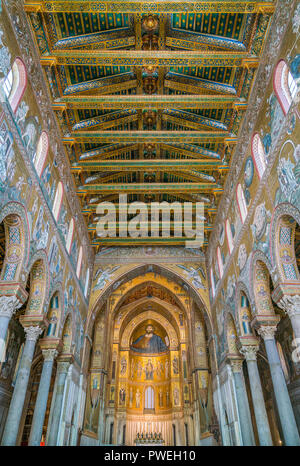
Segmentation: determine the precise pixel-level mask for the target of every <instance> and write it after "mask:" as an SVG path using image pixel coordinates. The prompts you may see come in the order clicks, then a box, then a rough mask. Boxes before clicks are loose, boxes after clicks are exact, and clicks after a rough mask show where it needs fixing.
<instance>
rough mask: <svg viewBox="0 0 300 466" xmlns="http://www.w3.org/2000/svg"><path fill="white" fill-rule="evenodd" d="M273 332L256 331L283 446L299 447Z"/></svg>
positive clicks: (261, 329)
mask: <svg viewBox="0 0 300 466" xmlns="http://www.w3.org/2000/svg"><path fill="white" fill-rule="evenodd" d="M275 331H276V326H265V327H261V328H260V329H258V333H259V334H260V335H261V336H262V338H263V339H264V342H265V348H266V352H267V356H268V361H269V366H270V372H271V377H272V382H273V389H274V393H275V398H276V404H277V409H278V414H279V418H280V424H281V428H282V432H283V437H284V441H285V445H287V446H295V445H300V439H299V433H298V429H297V424H296V420H295V416H294V411H293V408H292V404H291V400H290V396H289V392H288V389H287V386H286V381H285V378H284V374H283V371H282V367H281V363H280V358H279V354H278V350H277V346H276V342H275V338H274V334H275Z"/></svg>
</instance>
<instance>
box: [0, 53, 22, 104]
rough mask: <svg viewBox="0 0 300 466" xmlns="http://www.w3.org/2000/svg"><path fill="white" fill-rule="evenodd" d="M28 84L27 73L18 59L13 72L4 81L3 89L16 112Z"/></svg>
mask: <svg viewBox="0 0 300 466" xmlns="http://www.w3.org/2000/svg"><path fill="white" fill-rule="evenodd" d="M26 84H27V72H26V68H25V65H24V63H23V61H22V60H21V58H16V59H15V61H14V63H13V66H12V68H11V70H10V71H9V73H8V74H7V76H6V77H5V78H4V80H3V81H2V87H3V90H4V92H5V95H6V97H7V98H8V101H9V103H10V106H11V108H12V110H13V112H15V111H16V110H17V108H18V105H19V103H20V101H21V99H22V97H23V94H24V92H25V89H26Z"/></svg>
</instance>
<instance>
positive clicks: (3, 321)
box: [0, 296, 22, 362]
mask: <svg viewBox="0 0 300 466" xmlns="http://www.w3.org/2000/svg"><path fill="white" fill-rule="evenodd" d="M21 306H22V303H21V302H20V301H19V300H18V298H17V297H16V296H0V362H3V361H4V360H5V354H4V351H5V339H6V334H7V329H8V324H9V321H10V319H11V318H12V316H13V314H14V313H15V312H16V310H17V309H19V308H20V307H21Z"/></svg>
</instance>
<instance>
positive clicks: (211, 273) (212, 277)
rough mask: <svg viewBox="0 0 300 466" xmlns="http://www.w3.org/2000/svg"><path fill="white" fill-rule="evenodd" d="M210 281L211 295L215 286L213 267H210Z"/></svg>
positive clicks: (214, 290) (214, 291)
mask: <svg viewBox="0 0 300 466" xmlns="http://www.w3.org/2000/svg"><path fill="white" fill-rule="evenodd" d="M210 283H211V291H212V295H213V296H215V293H216V286H215V279H214V272H213V269H210Z"/></svg>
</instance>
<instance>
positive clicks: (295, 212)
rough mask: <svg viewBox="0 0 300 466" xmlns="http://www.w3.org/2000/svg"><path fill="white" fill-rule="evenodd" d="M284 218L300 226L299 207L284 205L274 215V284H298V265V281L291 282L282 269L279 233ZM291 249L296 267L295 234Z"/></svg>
mask: <svg viewBox="0 0 300 466" xmlns="http://www.w3.org/2000/svg"><path fill="white" fill-rule="evenodd" d="M284 217H291V218H292V219H293V220H295V222H296V223H298V225H299V226H300V211H299V209H297V207H295V206H293V205H292V204H289V203H282V204H279V205H278V206H277V207H276V209H275V210H274V212H273V215H272V219H271V227H270V255H271V261H272V265H273V268H274V269H275V274H274V282H275V283H276V282H277V284H278V283H284V282H291V281H296V282H298V281H299V280H300V276H299V271H298V267H297V265H296V268H295V270H296V275H297V279H296V280H295V279H293V280H291V279H288V278H286V277H285V274H284V271H283V268H282V262H281V261H280V256H279V253H280V245H279V232H280V226H281V222H282V220H283V218H284ZM291 228H292V227H291ZM295 228H296V225H295V226H294V229H295ZM289 249H290V252H291V253H292V254H293V259H294V260H293V264H294V265H295V245H294V236H293V234H292V237H291V244H290V248H289ZM274 286H275V285H274Z"/></svg>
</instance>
